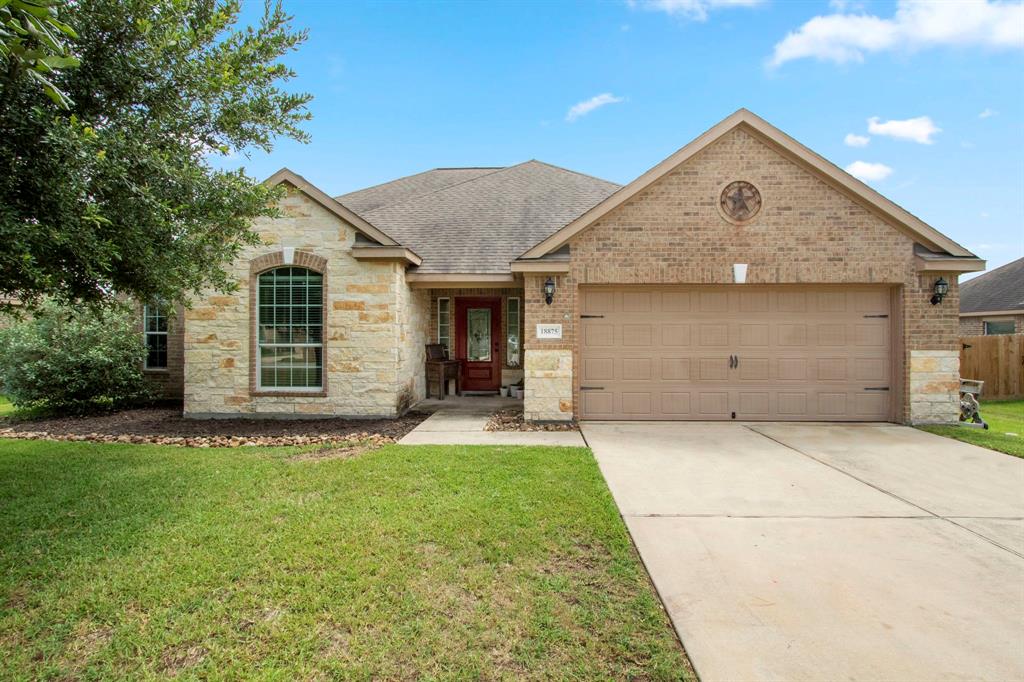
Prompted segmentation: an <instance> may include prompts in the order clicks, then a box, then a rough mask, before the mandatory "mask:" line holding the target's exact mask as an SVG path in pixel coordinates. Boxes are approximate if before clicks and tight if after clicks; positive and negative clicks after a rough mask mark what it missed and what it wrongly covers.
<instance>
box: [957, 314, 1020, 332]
mask: <svg viewBox="0 0 1024 682" xmlns="http://www.w3.org/2000/svg"><path fill="white" fill-rule="evenodd" d="M1007 320H1013V323H1014V324H1013V331H1014V333H1015V334H1024V315H985V316H981V315H972V316H971V317H961V318H960V336H983V335H984V334H985V322H997V321H998V322H1005V321H1007Z"/></svg>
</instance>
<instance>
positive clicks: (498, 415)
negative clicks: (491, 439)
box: [484, 410, 579, 431]
mask: <svg viewBox="0 0 1024 682" xmlns="http://www.w3.org/2000/svg"><path fill="white" fill-rule="evenodd" d="M578 430H579V428H578V427H577V426H576V422H558V423H542V424H536V423H534V422H528V421H525V420H524V419H523V411H522V410H498V411H497V412H495V413H494V414H492V415H491V418H490V419H488V420H487V424H485V425H484V431H578Z"/></svg>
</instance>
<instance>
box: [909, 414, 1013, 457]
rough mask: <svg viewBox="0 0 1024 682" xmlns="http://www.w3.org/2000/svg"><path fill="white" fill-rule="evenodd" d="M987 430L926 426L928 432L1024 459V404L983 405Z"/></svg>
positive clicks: (983, 415) (924, 427)
mask: <svg viewBox="0 0 1024 682" xmlns="http://www.w3.org/2000/svg"><path fill="white" fill-rule="evenodd" d="M981 416H982V417H983V418H984V419H985V421H986V422H987V423H988V430H987V431H986V430H984V429H975V428H972V427H969V426H967V427H965V426H923V427H921V428H923V429H924V430H925V431H929V432H931V433H937V434H939V435H940V436H948V437H949V438H956V439H957V440H962V441H965V442H967V443H974V444H975V445H980V446H982V447H985V448H990V449H992V450H998V451H999V452H1005V453H1006V454H1008V455H1016V456H1017V457H1024V400H989V401H985V402H983V403H982V404H981Z"/></svg>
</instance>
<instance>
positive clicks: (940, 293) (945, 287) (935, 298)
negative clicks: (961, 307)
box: [932, 277, 949, 305]
mask: <svg viewBox="0 0 1024 682" xmlns="http://www.w3.org/2000/svg"><path fill="white" fill-rule="evenodd" d="M933 291H934V292H935V293H933V294H932V305H938V304H940V303H942V299H944V298H946V294H948V293H949V282H947V281H946V280H945V279H944V278H942V277H939V278H938V279H937V280H935V287H934V288H933Z"/></svg>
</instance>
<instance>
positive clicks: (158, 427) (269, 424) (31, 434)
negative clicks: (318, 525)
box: [0, 408, 430, 448]
mask: <svg viewBox="0 0 1024 682" xmlns="http://www.w3.org/2000/svg"><path fill="white" fill-rule="evenodd" d="M429 416H430V415H429V414H426V413H422V412H410V413H408V414H406V415H404V416H402V417H398V418H397V419H184V418H183V417H182V416H181V409H180V408H145V409H137V410H124V411H121V412H113V413H109V414H99V415H93V416H86V417H49V418H42V419H29V420H13V419H6V420H5V419H0V438H21V439H29V440H70V441H95V442H101V443H151V444H155V445H179V446H184V447H199V448H204V447H241V446H254V445H260V446H269V445H272V446H278V445H317V444H322V443H362V444H367V445H371V446H378V445H386V444H388V443H394V442H396V441H397V440H398V439H400V438H401V437H402V436H404V435H405V434H407V433H409V432H410V431H412V430H413V429H414V428H416V426H417V425H418V424H419V423H420V422H422V421H423V420H424V419H426V418H427V417H429Z"/></svg>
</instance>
